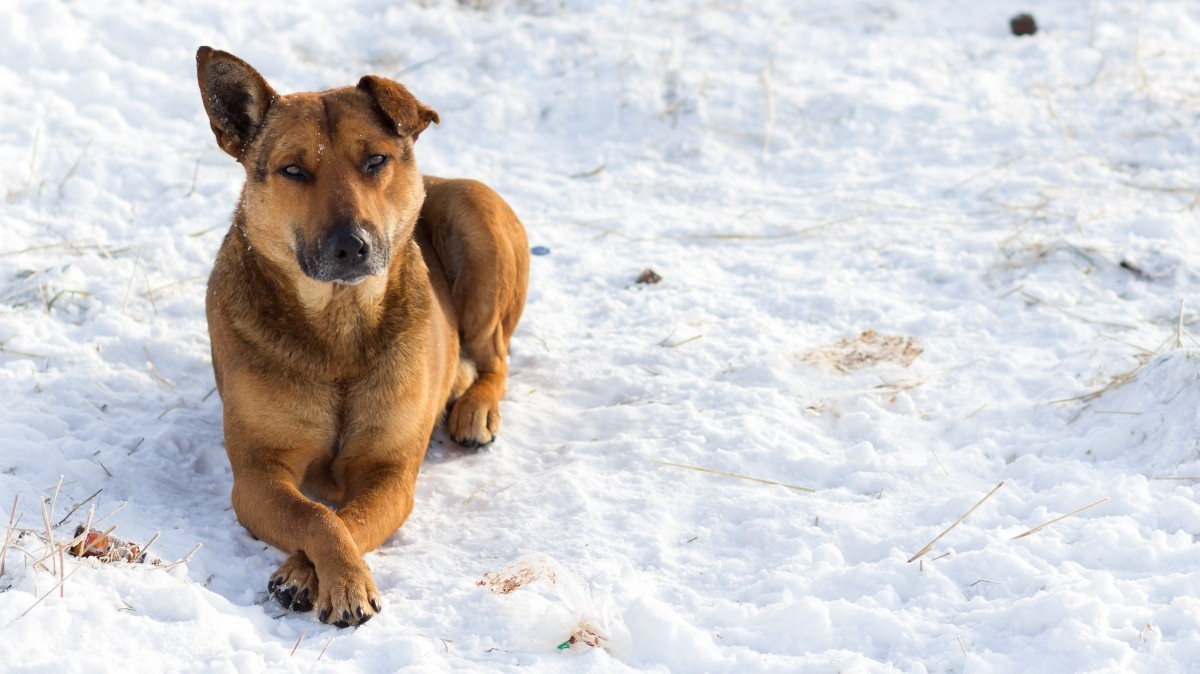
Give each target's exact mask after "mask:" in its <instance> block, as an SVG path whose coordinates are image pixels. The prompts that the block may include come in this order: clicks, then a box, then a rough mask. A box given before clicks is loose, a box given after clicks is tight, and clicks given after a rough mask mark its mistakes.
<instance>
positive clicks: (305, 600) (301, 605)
mask: <svg viewBox="0 0 1200 674" xmlns="http://www.w3.org/2000/svg"><path fill="white" fill-rule="evenodd" d="M312 607H313V604H312V600H311V599H309V597H308V588H307V587H306V588H304V589H303V590H301V591H300V594H299V596H297V597H296V600H295V601H294V602H292V610H293V611H299V612H300V613H304V612H305V611H311V610H312Z"/></svg>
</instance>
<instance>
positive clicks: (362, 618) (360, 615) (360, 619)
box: [354, 606, 367, 623]
mask: <svg viewBox="0 0 1200 674" xmlns="http://www.w3.org/2000/svg"><path fill="white" fill-rule="evenodd" d="M354 615H355V616H357V617H358V622H360V623H361V622H364V621H365V620H366V619H367V617H366V616H367V614H366V613H363V610H362V607H361V606H359V607H358V608H356V609H354Z"/></svg>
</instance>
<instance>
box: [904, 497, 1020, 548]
mask: <svg viewBox="0 0 1200 674" xmlns="http://www.w3.org/2000/svg"><path fill="white" fill-rule="evenodd" d="M1003 486H1004V483H1003V482H999V483H997V484H996V486H995V487H992V490H991V491H989V492H988V493H987V494H985V495H984V497H983V498H981V499H979V501H978V502H977V503H976V504H975V505H973V506H971V509H970V510H968V511H967V512H965V513H963V514H962V516H961V517H959V518H958V519H956V520H954V523H953V524H951V525H950V526H948V527H946V530H945V531H943V532H942V533H940V534H938V535H937V536H934V537H933V540H932V541H929V542H928V543H926V544H925V547H923V548H921V550H920V552H918V553H917V554H915V555H913V556H912V557H909V558H908V563H910V564H911V563H912V562H914V561H916V560H917V559H919V558H920V557H921V556H923V555H924V554H925V553H927V552H929V551H930V550H932V549H933V545H934V543H937V542H938V541H940V540H941V539H942V536H945V535H946V534H948V533H950V530H952V529H953V528H954V527H956V526H958V525H959V524H961V523H962V521H963V520H965V519H967V516H969V515H970V514H971V513H973V512H975V509H976V508H978V507H979V506H981V505H983V502H984V501H986V500H988V499H989V498H991V496H992V494H995V493H996V490H997V489H999V488H1000V487H1003Z"/></svg>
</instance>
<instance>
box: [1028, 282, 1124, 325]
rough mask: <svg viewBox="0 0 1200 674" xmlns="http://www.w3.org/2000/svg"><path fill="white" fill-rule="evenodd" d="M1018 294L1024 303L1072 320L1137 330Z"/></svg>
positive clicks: (1033, 296) (1036, 297) (1034, 297)
mask: <svg viewBox="0 0 1200 674" xmlns="http://www.w3.org/2000/svg"><path fill="white" fill-rule="evenodd" d="M1020 294H1021V297H1024V298H1025V300H1026V301H1028V302H1030V303H1032V304H1037V305H1040V306H1043V307H1046V308H1047V309H1053V310H1054V311H1057V312H1058V313H1060V314H1062V315H1064V316H1068V317H1070V318H1074V319H1075V320H1077V321H1083V322H1084V323H1091V324H1093V325H1103V326H1105V327H1109V328H1121V329H1123V330H1136V329H1137V326H1136V325H1130V324H1128V323H1114V322H1112V321H1097V320H1094V319H1091V318H1088V317H1086V316H1080V315H1079V314H1077V313H1075V312H1073V311H1069V310H1067V309H1064V308H1062V307H1060V306H1057V305H1055V304H1051V303H1050V302H1047V301H1046V300H1044V299H1042V298H1040V297H1038V296H1036V295H1031V294H1030V293H1027V292H1025V291H1024V290H1022V291H1021V293H1020Z"/></svg>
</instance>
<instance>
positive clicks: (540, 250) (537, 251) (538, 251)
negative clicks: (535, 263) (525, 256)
mask: <svg viewBox="0 0 1200 674" xmlns="http://www.w3.org/2000/svg"><path fill="white" fill-rule="evenodd" d="M529 252H531V253H533V254H534V255H549V254H550V249H549V248H547V247H545V246H534V247H533V248H530V249H529Z"/></svg>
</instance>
